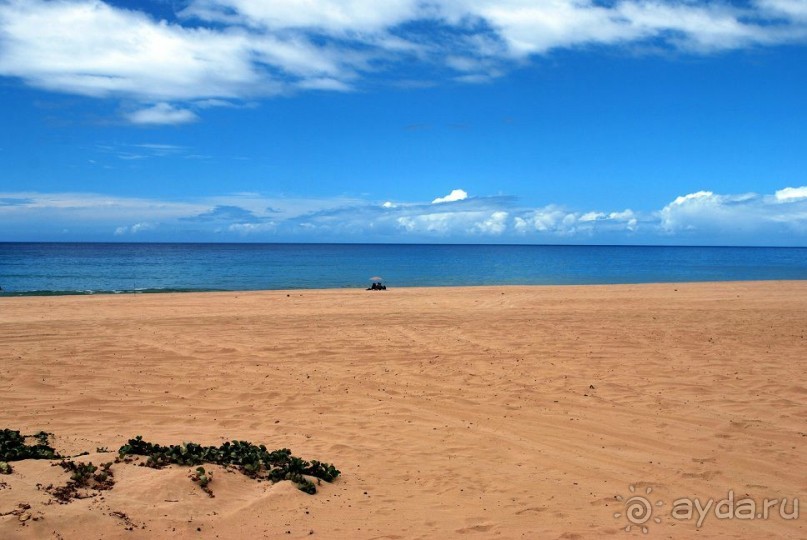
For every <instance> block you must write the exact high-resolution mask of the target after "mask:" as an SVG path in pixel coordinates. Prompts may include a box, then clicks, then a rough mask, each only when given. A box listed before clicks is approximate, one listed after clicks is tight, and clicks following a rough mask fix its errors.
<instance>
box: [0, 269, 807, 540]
mask: <svg viewBox="0 0 807 540" xmlns="http://www.w3.org/2000/svg"><path fill="white" fill-rule="evenodd" d="M805 333H807V282H753V283H752V282H741V283H693V284H652V285H618V286H568V287H474V288H428V289H427V288H407V289H394V288H392V289H390V290H388V291H385V292H367V291H363V290H322V291H314V290H303V291H266V292H247V293H204V294H150V295H108V296H73V297H26V298H2V299H0V344H2V349H1V350H2V359H3V360H2V377H0V428H10V429H15V430H20V431H22V432H23V433H28V434H30V433H35V432H38V431H40V430H44V431H47V432H51V433H53V434H54V436H53V437H51V443H52V444H53V446H54V447H55V448H56V449H57V450H58V451H59V452H61V453H63V454H76V453H79V452H82V451H89V452H90V455H88V456H83V457H80V458H76V460H80V461H92V462H93V463H95V464H99V463H101V462H104V461H109V460H112V459H114V457H115V456H116V453H114V452H116V451H117V449H118V448H119V447H120V446H121V445H122V444H124V443H125V442H126V441H127V439H129V438H130V437H133V436H135V435H142V436H143V437H144V438H145V439H147V440H150V441H153V442H157V443H161V444H171V443H181V442H183V441H193V442H197V443H203V444H210V445H212V444H216V445H218V444H220V443H222V442H223V441H225V440H236V439H237V440H248V441H251V442H253V443H256V444H257V443H263V444H265V445H266V446H267V447H269V448H270V449H273V448H282V447H287V448H290V449H292V450H293V451H294V453H295V454H296V455H299V456H302V457H304V458H306V459H317V460H322V461H326V462H331V463H334V464H335V465H336V466H337V467H338V468H339V469H340V470H341V471H342V475H341V476H340V477H339V478H338V479H337V480H336V481H335V482H334V483H332V484H327V483H323V485H321V486H319V491H318V493H317V494H315V495H307V494H305V493H303V492H301V491H299V490H297V489H296V488H294V486H293V485H291V484H290V483H289V482H281V483H278V484H271V483H268V482H256V481H254V480H252V479H249V478H247V477H246V476H244V475H241V474H237V473H230V472H227V471H225V470H223V469H221V468H220V467H218V466H210V467H209V468H208V469H209V470H211V471H212V474H213V481H212V482H211V484H210V487H211V489H212V491H213V492H214V493H215V498H209V497H208V496H207V495H206V494H205V493H204V492H202V490H201V489H200V488H199V487H198V486H197V485H196V484H194V483H193V482H192V481H190V480H189V479H188V470H189V469H188V468H187V467H179V466H173V467H169V468H166V469H162V470H155V469H150V468H146V467H137V466H134V465H133V464H125V463H118V464H115V465H113V466H112V469H113V470H114V474H115V479H116V484H115V486H114V488H113V489H112V490H109V491H105V492H103V493H99V494H97V495H96V496H94V497H90V498H85V499H80V500H74V501H72V502H70V503H69V504H55V503H53V502H52V498H51V497H50V496H49V494H48V493H47V492H46V491H44V490H42V489H38V488H37V484H41V485H47V484H50V483H59V482H64V481H65V480H66V479H67V473H65V472H64V471H63V470H62V469H61V468H59V467H52V466H51V464H50V463H49V462H46V461H34V460H27V461H20V462H14V463H12V465H13V466H14V472H13V473H12V474H10V475H0V514H4V515H3V516H2V517H0V538H3V539H13V538H63V539H73V538H81V539H91V538H155V537H187V538H241V537H243V538H258V537H270V538H302V537H306V538H307V537H314V538H360V539H371V538H373V539H379V538H387V539H392V538H401V539H409V538H446V537H455V536H461V535H466V536H468V537H471V538H473V537H477V538H494V537H495V538H566V539H574V538H602V537H604V536H612V537H614V538H627V537H637V536H639V537H645V536H651V537H661V538H693V537H697V538H711V537H722V538H806V537H807V517H805V516H799V517H798V518H797V519H788V518H787V517H783V516H782V515H780V512H779V510H780V507H779V506H778V505H777V506H775V507H772V508H773V509H772V510H770V515H769V516H768V517H767V519H765V518H764V517H758V516H757V515H756V513H755V515H753V516H751V517H752V518H753V519H739V518H736V516H732V518H726V517H724V518H722V519H720V518H718V516H717V515H716V514H715V512H714V510H712V511H710V513H709V514H708V515H706V517H705V519H704V520H703V521H702V523H701V525H700V527H698V525H697V523H696V520H697V514H696V515H695V516H694V517H693V519H691V520H686V519H676V518H675V517H673V516H672V515H671V510H672V507H673V502H674V501H676V500H679V499H682V498H689V499H694V498H698V499H699V500H700V501H702V502H705V501H707V500H708V499H714V501H715V502H717V501H719V500H720V499H726V498H727V496H728V494H729V492H730V491H732V492H733V497H734V499H735V500H740V499H749V498H750V499H752V500H754V501H755V503H756V504H757V505H758V507H761V505H762V502H763V500H765V499H768V500H771V499H777V500H782V499H785V498H786V499H787V506H786V512H785V515H787V514H788V513H790V515H791V516H792V512H791V510H792V509H793V499H794V498H800V499H801V501H802V502H803V503H804V502H807V452H805V448H807V376H806V375H805V358H807V354H806V351H807V342H806V341H805ZM103 447H106V448H109V449H110V450H112V452H113V453H98V452H97V449H98V448H103ZM631 487H633V491H631ZM617 496H621V497H623V499H627V498H629V497H631V496H642V497H645V498H646V499H647V500H648V501H650V502H651V503H652V504H653V505H654V506H653V510H652V517H651V518H650V519H648V520H647V521H646V522H644V523H643V524H636V523H634V524H631V522H630V521H629V520H628V518H627V517H626V516H625V512H626V504H625V502H624V500H620V499H617ZM656 502H661V503H662V504H661V505H660V506H655V503H656ZM20 504H27V505H30V508H29V509H27V513H28V514H29V516H30V518H27V519H26V521H21V520H20V515H19V512H17V513H13V511H14V510H15V509H17V508H19V506H18V505H20ZM760 511H761V510H760ZM802 513H807V510H804V509H802ZM615 514H620V515H619V516H615ZM122 516H123V517H122ZM746 517H747V516H746ZM34 518H35V519H34ZM655 518H658V520H656V519H655ZM628 525H632V526H631V530H630V531H628V532H626V531H625V528H626V526H628ZM642 526H644V527H646V528H647V529H648V534H647V535H645V534H643V533H642V530H641V529H642Z"/></svg>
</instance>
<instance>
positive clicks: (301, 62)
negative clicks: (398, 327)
mask: <svg viewBox="0 0 807 540" xmlns="http://www.w3.org/2000/svg"><path fill="white" fill-rule="evenodd" d="M409 23H426V24H427V25H432V26H434V25H436V26H439V27H441V28H442V29H443V30H445V31H441V32H426V31H424V30H423V27H424V24H409ZM805 41H807V2H805V1H804V0H749V2H746V3H743V4H739V3H729V2H692V1H678V0H621V1H616V2H598V1H594V0H542V1H540V2H539V1H535V0H429V1H422V0H385V1H384V2H377V1H376V0H275V1H273V2H266V1H263V0H189V1H188V2H187V4H186V8H185V9H184V10H183V11H182V12H180V13H179V18H178V19H176V22H166V21H158V20H155V19H154V18H153V17H152V16H150V15H148V14H146V13H144V12H142V11H138V10H136V9H124V8H121V7H116V6H113V5H111V4H110V3H107V2H104V1H101V0H58V1H47V0H0V75H2V76H8V77H17V78H19V79H21V80H23V81H24V82H25V83H27V84H29V85H31V86H35V87H38V88H44V89H48V90H54V91H60V92H66V93H73V94H81V95H87V96H96V97H112V98H125V99H134V100H136V101H138V102H139V103H141V104H151V105H153V104H155V103H157V104H158V105H156V106H154V107H158V108H163V109H164V108H165V107H171V108H172V109H171V111H162V112H164V113H165V114H163V115H162V116H159V115H158V113H160V112H161V111H160V110H159V109H158V110H157V111H155V112H153V113H152V115H153V117H155V118H163V119H164V120H165V121H166V122H168V123H177V122H182V121H190V120H192V119H194V117H195V116H194V115H195V113H194V112H193V110H192V109H194V108H195V109H203V108H206V107H211V106H232V103H233V100H235V101H242V100H251V99H256V98H261V97H266V96H274V95H279V94H283V93H287V92H290V91H294V90H297V91H302V90H310V89H317V90H328V91H347V90H352V89H355V88H357V87H359V86H360V85H361V84H362V82H363V81H364V80H365V79H367V78H371V79H374V78H375V79H383V78H385V77H390V75H388V74H389V73H393V74H394V73H398V72H396V71H394V70H391V69H388V68H389V67H390V66H396V65H406V66H411V65H412V64H413V63H414V64H427V65H429V66H430V67H434V66H437V67H438V68H442V76H443V77H444V78H445V79H451V80H458V81H464V82H467V83H479V82H487V81H490V80H491V79H493V78H495V77H499V76H501V75H502V74H503V73H505V72H506V71H507V69H508V68H509V67H511V66H512V65H514V62H521V61H523V60H524V59H526V58H529V57H530V56H533V55H541V54H547V53H549V52H551V51H553V50H557V49H563V48H577V47H585V46H619V47H626V46H631V45H636V46H639V47H643V46H644V45H647V44H652V45H653V46H654V47H655V48H661V49H664V48H666V49H674V50H686V51H691V52H696V53H703V54H708V53H710V52H712V51H720V50H728V49H737V48H743V47H751V46H765V45H774V44H787V43H804V42H805ZM435 72H436V71H435ZM392 78H394V75H393V76H392ZM438 78H439V76H438ZM154 107H152V108H154ZM145 111H148V109H143V110H141V111H138V112H135V113H132V114H131V115H129V118H130V119H132V120H134V121H136V120H137V119H139V118H142V117H143V115H144V114H145V115H146V118H149V116H148V114H146V113H145ZM168 112H172V113H173V116H172V115H170V114H168ZM140 113H142V114H140ZM170 118H173V119H174V121H173V122H169V119H170Z"/></svg>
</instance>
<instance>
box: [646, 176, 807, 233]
mask: <svg viewBox="0 0 807 540" xmlns="http://www.w3.org/2000/svg"><path fill="white" fill-rule="evenodd" d="M783 202H787V203H788V204H782V203H783ZM659 217H660V222H659V225H660V228H661V229H662V230H663V231H665V232H667V233H669V234H677V233H681V232H688V233H690V234H696V235H697V234H704V233H707V234H724V235H728V236H733V235H737V234H745V233H752V232H753V233H759V234H762V233H765V232H770V233H772V234H778V235H781V234H792V233H797V232H798V233H801V232H804V231H805V230H807V187H800V188H785V189H781V190H779V191H777V192H776V193H775V194H774V195H772V196H771V195H757V194H754V193H746V194H739V195H721V194H716V193H713V192H711V191H698V192H696V193H690V194H688V195H683V196H680V197H677V198H676V199H675V200H674V201H672V202H671V203H670V204H668V205H667V206H665V207H664V208H662V209H661V211H660V212H659Z"/></svg>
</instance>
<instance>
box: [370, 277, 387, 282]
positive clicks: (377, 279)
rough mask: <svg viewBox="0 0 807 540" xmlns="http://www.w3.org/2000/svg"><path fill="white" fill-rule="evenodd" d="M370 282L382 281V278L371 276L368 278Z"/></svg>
mask: <svg viewBox="0 0 807 540" xmlns="http://www.w3.org/2000/svg"><path fill="white" fill-rule="evenodd" d="M370 281H384V278H381V277H379V276H373V277H371V278H370Z"/></svg>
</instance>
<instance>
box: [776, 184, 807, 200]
mask: <svg viewBox="0 0 807 540" xmlns="http://www.w3.org/2000/svg"><path fill="white" fill-rule="evenodd" d="M775 196H776V200H777V201H783V202H788V201H797V200H801V199H807V186H802V187H796V188H793V187H786V188H784V189H780V190H779V191H777V192H776V194H775Z"/></svg>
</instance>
